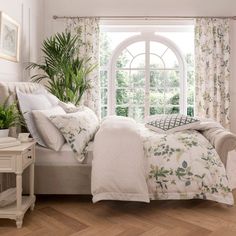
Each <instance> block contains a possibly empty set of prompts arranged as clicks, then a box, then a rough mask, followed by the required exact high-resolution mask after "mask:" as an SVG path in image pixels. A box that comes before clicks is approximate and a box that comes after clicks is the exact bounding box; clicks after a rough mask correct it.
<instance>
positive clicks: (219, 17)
mask: <svg viewBox="0 0 236 236" xmlns="http://www.w3.org/2000/svg"><path fill="white" fill-rule="evenodd" d="M52 18H53V19H54V20H57V19H79V18H99V19H101V20H117V19H120V20H126V19H134V20H159V19H161V20H163V19H173V20H174V19H198V18H217V19H232V20H236V16H56V15H54V16H53V17H52Z"/></svg>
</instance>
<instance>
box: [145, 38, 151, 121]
mask: <svg viewBox="0 0 236 236" xmlns="http://www.w3.org/2000/svg"><path fill="white" fill-rule="evenodd" d="M145 42H146V43H145V85H146V86H145V108H144V112H145V114H144V116H145V118H147V117H148V116H149V109H150V107H149V92H150V91H149V90H150V41H149V40H146V41H145Z"/></svg>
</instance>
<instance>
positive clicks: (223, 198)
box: [142, 129, 233, 204]
mask: <svg viewBox="0 0 236 236" xmlns="http://www.w3.org/2000/svg"><path fill="white" fill-rule="evenodd" d="M142 136H143V138H144V150H145V158H146V161H147V172H146V177H147V185H148V190H149V194H150V198H151V199H192V198H197V199H208V200H214V201H218V202H222V203H226V204H233V196H232V193H231V189H230V187H229V183H228V178H227V175H226V172H225V167H224V165H223V163H222V162H221V160H220V157H219V156H218V154H217V153H216V151H215V149H214V148H213V147H212V145H211V144H210V143H209V141H208V140H207V139H206V138H205V137H204V136H203V135H201V134H200V133H199V132H198V131H195V130H186V131H182V132H176V133H173V134H158V133H155V132H152V131H149V130H147V129H142Z"/></svg>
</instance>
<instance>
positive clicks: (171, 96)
mask: <svg viewBox="0 0 236 236" xmlns="http://www.w3.org/2000/svg"><path fill="white" fill-rule="evenodd" d="M179 95H180V89H179V88H176V89H168V90H167V91H166V93H165V98H166V104H171V105H179V104H180V101H179Z"/></svg>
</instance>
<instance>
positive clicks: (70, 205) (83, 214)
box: [0, 192, 236, 236]
mask: <svg viewBox="0 0 236 236" xmlns="http://www.w3.org/2000/svg"><path fill="white" fill-rule="evenodd" d="M234 196H236V192H234ZM0 235H1V236H54V235H56V236H100V235H101V236H138V235H140V236H169V235H170V236H172V235H174V236H209V235H211V236H219V235H223V236H235V235H236V207H235V206H233V207H227V206H226V205H224V204H219V203H216V202H211V201H203V200H202V201H201V200H188V201H169V200H168V201H152V202H151V203H150V204H143V203H136V202H119V201H103V202H99V203H97V204H93V203H92V202H91V196H83V197H82V196H37V202H36V207H35V210H34V211H33V212H30V211H29V212H27V213H26V215H25V218H24V223H23V228H22V229H16V226H15V222H14V221H12V220H7V219H0Z"/></svg>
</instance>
